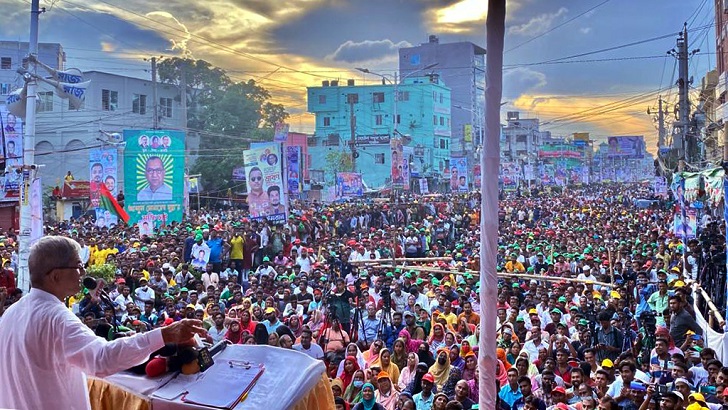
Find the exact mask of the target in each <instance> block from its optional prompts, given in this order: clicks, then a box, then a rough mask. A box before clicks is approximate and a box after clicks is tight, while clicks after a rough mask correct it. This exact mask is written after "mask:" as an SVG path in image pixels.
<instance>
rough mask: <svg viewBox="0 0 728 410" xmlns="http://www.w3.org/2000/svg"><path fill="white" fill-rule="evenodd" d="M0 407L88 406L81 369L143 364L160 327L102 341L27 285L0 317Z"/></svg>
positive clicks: (158, 342)
mask: <svg viewBox="0 0 728 410" xmlns="http://www.w3.org/2000/svg"><path fill="white" fill-rule="evenodd" d="M0 346H2V347H3V365H2V366H0V408H14V409H90V408H91V404H90V403H89V397H88V389H87V386H86V374H89V375H92V376H96V377H105V376H108V375H111V374H114V373H116V372H119V371H121V370H124V369H128V368H129V367H132V366H135V365H138V364H141V363H144V362H145V361H146V360H147V359H148V358H149V355H150V354H151V353H152V352H154V351H155V350H157V349H160V348H161V347H162V346H164V341H163V339H162V330H161V329H155V330H153V331H151V332H147V333H141V334H137V335H134V336H131V337H125V338H121V339H116V340H114V341H113V342H107V341H106V340H104V339H103V338H100V337H97V336H96V335H95V334H94V333H93V331H92V330H91V329H89V328H88V327H87V326H86V325H84V324H83V323H82V322H81V320H79V319H78V317H76V316H75V315H74V314H73V313H71V311H70V310H68V309H67V308H66V307H65V306H64V305H63V303H62V302H61V301H60V300H58V298H56V297H55V296H53V295H51V294H50V293H48V292H45V291H42V290H40V289H35V288H34V289H31V290H30V293H28V296H26V297H23V298H21V299H20V301H18V302H17V303H15V304H14V305H12V306H10V308H8V310H7V311H6V312H5V314H4V315H3V316H2V317H0Z"/></svg>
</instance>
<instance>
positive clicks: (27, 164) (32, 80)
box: [14, 0, 45, 294]
mask: <svg viewBox="0 0 728 410" xmlns="http://www.w3.org/2000/svg"><path fill="white" fill-rule="evenodd" d="M44 10H45V9H44ZM42 12H43V11H41V9H40V0H32V2H31V5H30V40H29V42H28V55H29V56H33V57H36V58H37V57H38V24H39V20H40V13H42ZM29 60H30V59H29ZM28 70H29V71H30V72H31V74H33V75H30V76H26V77H29V78H28V80H27V81H28V93H27V101H26V109H25V112H26V114H25V127H24V128H25V129H24V136H23V166H22V167H21V168H19V169H16V170H14V171H17V172H21V173H22V183H21V184H20V232H19V233H20V234H19V235H18V242H19V243H18V245H19V246H18V287H19V288H20V289H22V290H23V294H27V292H28V291H29V290H30V271H29V270H28V257H29V256H30V245H31V243H30V240H31V238H33V237H34V236H33V235H32V229H33V228H32V219H31V215H30V213H31V208H30V201H29V200H28V186H29V185H30V183H31V182H32V181H33V179H35V170H36V167H35V102H36V92H37V91H36V90H37V87H38V81H37V80H36V76H35V74H36V71H37V65H36V64H32V68H31V67H30V65H29V67H28Z"/></svg>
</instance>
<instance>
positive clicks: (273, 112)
mask: <svg viewBox="0 0 728 410" xmlns="http://www.w3.org/2000/svg"><path fill="white" fill-rule="evenodd" d="M158 70H159V77H160V79H161V81H162V82H164V83H168V84H174V85H177V86H179V85H180V84H181V81H182V77H183V73H184V78H185V80H186V82H187V104H188V114H187V118H188V121H187V127H188V128H190V129H192V130H191V132H199V134H200V150H199V152H198V159H197V161H196V162H195V165H194V167H193V169H192V170H191V172H192V173H199V174H202V186H203V187H204V189H205V191H207V192H209V193H213V194H214V193H220V192H223V193H224V192H225V191H227V189H228V188H232V187H235V186H236V185H237V183H235V182H233V181H232V170H233V168H235V167H238V166H242V165H243V158H242V157H243V150H245V149H248V148H249V146H250V142H251V141H272V139H273V125H274V124H275V123H276V122H279V121H284V120H285V119H286V118H288V116H289V115H288V113H287V112H286V111H285V108H284V107H283V106H282V105H280V104H273V103H271V102H270V101H269V100H270V93H269V92H268V90H266V89H265V88H264V87H262V86H260V85H258V84H257V83H256V82H255V81H254V80H248V81H239V82H235V81H232V80H231V79H230V77H228V75H227V73H226V72H225V70H223V69H221V68H217V67H214V66H212V65H211V64H210V63H208V62H206V61H204V60H192V59H182V58H169V59H164V60H162V62H161V63H160V64H159V66H158ZM236 188H238V189H239V187H236Z"/></svg>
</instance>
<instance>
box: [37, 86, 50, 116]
mask: <svg viewBox="0 0 728 410" xmlns="http://www.w3.org/2000/svg"><path fill="white" fill-rule="evenodd" d="M49 111H53V91H43V92H39V93H38V112H49Z"/></svg>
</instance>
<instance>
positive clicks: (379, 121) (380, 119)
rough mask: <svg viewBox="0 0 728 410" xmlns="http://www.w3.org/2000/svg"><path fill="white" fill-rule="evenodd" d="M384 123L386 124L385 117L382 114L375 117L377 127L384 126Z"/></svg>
mask: <svg viewBox="0 0 728 410" xmlns="http://www.w3.org/2000/svg"><path fill="white" fill-rule="evenodd" d="M383 122H384V116H383V115H382V114H377V115H375V116H374V124H375V125H382V123H383Z"/></svg>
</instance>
